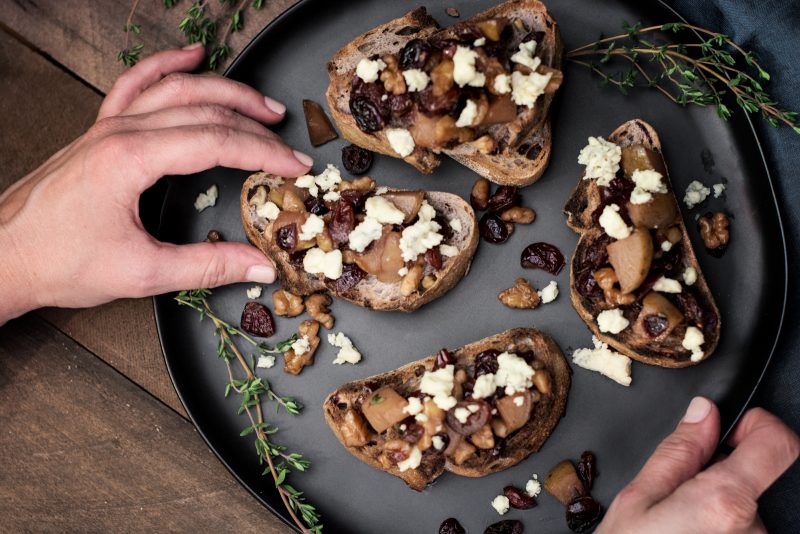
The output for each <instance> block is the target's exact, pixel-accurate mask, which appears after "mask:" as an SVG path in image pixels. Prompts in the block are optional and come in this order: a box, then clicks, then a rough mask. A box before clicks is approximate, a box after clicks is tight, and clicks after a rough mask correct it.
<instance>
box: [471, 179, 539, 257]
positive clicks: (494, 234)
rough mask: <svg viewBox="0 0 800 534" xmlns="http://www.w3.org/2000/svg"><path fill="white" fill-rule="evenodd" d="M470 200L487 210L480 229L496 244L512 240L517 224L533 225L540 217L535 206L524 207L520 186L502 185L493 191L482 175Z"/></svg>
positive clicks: (479, 207) (485, 238) (489, 240)
mask: <svg viewBox="0 0 800 534" xmlns="http://www.w3.org/2000/svg"><path fill="white" fill-rule="evenodd" d="M469 200H470V204H471V205H472V207H473V208H474V209H475V210H478V211H484V210H486V213H485V214H484V215H483V217H481V219H480V221H479V223H478V228H479V230H480V234H481V237H483V239H484V241H487V242H489V243H493V244H495V245H497V244H500V243H505V242H506V241H508V238H509V237H511V235H512V234H513V233H514V228H515V227H514V225H515V224H517V223H518V224H531V223H533V221H534V220H535V219H536V213H535V212H534V211H533V210H532V209H530V208H526V207H523V206H520V202H522V196H521V195H520V194H519V192H518V189H517V188H516V187H513V186H508V185H501V186H499V187H498V188H497V190H496V191H495V192H494V194H491V187H490V184H489V180H487V179H486V178H479V179H478V180H477V181H476V182H475V184H474V185H473V186H472V190H471V191H470V199H469Z"/></svg>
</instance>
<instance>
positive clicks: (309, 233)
mask: <svg viewBox="0 0 800 534" xmlns="http://www.w3.org/2000/svg"><path fill="white" fill-rule="evenodd" d="M323 230H325V221H324V220H322V217H320V216H319V215H315V214H313V213H312V214H310V215H309V216H308V219H306V222H304V223H303V226H301V227H300V234H299V235H298V236H297V237H298V239H300V241H311V240H312V239H314V238H315V237H317V235H319V234H321V233H322V231H323Z"/></svg>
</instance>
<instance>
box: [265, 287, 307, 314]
mask: <svg viewBox="0 0 800 534" xmlns="http://www.w3.org/2000/svg"><path fill="white" fill-rule="evenodd" d="M272 306H273V307H274V308H275V315H279V316H280V317H297V316H298V315H300V314H301V313H303V308H304V306H303V297H299V296H297V295H295V294H294V293H290V292H288V291H286V290H285V289H278V290H276V291H273V292H272Z"/></svg>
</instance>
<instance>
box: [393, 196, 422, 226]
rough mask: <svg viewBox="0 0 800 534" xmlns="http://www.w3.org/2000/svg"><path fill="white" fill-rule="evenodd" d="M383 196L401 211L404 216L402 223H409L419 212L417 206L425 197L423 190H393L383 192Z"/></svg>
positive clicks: (419, 205) (418, 206)
mask: <svg viewBox="0 0 800 534" xmlns="http://www.w3.org/2000/svg"><path fill="white" fill-rule="evenodd" d="M383 198H385V199H386V200H388V201H389V202H391V203H392V204H394V205H395V207H396V208H397V209H399V210H400V211H402V212H403V213H404V214H405V216H406V218H405V219H403V224H409V223H410V222H411V221H413V220H414V218H415V217H416V216H417V213H419V208H420V207H421V206H422V201H423V200H424V199H425V193H424V192H423V191H395V192H393V193H386V194H384V195H383Z"/></svg>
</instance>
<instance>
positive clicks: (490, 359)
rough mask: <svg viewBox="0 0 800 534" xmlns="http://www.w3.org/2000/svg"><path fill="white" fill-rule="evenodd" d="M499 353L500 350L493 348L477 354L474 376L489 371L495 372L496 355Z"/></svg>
mask: <svg viewBox="0 0 800 534" xmlns="http://www.w3.org/2000/svg"><path fill="white" fill-rule="evenodd" d="M499 355H500V352H498V351H496V350H494V349H489V350H485V351H483V352H481V353H480V354H478V356H477V357H476V358H475V378H478V377H479V376H481V375H487V374H489V373H491V374H495V373H496V372H497V369H498V367H499V365H498V363H497V357H498V356H499Z"/></svg>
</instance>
